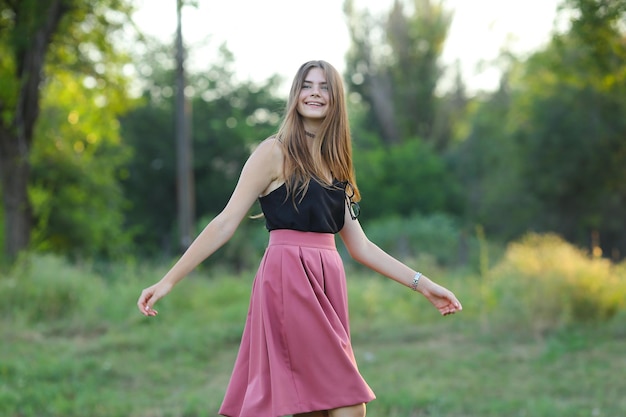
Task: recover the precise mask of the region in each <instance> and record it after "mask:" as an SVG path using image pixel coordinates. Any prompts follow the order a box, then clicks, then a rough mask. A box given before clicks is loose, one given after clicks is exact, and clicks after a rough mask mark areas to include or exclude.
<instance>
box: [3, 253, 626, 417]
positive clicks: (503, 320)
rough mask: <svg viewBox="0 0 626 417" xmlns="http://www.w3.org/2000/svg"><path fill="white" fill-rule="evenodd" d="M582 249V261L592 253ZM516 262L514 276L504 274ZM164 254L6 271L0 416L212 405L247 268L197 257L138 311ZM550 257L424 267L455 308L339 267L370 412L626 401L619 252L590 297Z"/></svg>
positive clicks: (146, 415) (533, 413) (623, 406)
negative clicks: (445, 311)
mask: <svg viewBox="0 0 626 417" xmlns="http://www.w3.org/2000/svg"><path fill="white" fill-rule="evenodd" d="M535 243H536V242H535ZM524 247H525V248H528V246H524ZM540 252H541V253H542V258H545V255H546V252H545V248H544V250H542V251H540ZM525 256H526V257H527V258H528V257H530V258H532V256H533V255H532V254H526V255H525ZM559 256H573V255H571V254H570V255H563V254H561V255H559ZM576 256H577V255H576ZM507 262H508V263H507ZM551 262H552V261H551ZM580 262H583V261H580ZM568 263H569V264H571V263H572V262H568ZM526 264H528V265H530V266H529V268H531V266H532V267H536V265H535V263H533V262H531V261H527V262H526ZM592 264H593V262H592V261H584V262H583V263H582V264H580V265H579V264H576V265H577V266H576V271H580V270H581V269H583V270H584V269H585V268H591V269H590V270H593V271H596V270H597V269H598V268H600V267H598V265H596V264H593V265H592ZM511 265H513V266H515V265H517V266H516V271H517V272H516V274H517V275H515V276H517V277H518V278H517V279H515V280H514V282H511V283H509V284H506V285H505V284H503V278H502V277H503V276H504V275H502V274H507V275H506V276H512V275H511V274H514V272H512V270H511ZM533 265H534V266H533ZM531 269H532V268H531ZM600 269H601V268H600ZM164 270H165V269H164V268H160V267H154V266H150V267H148V266H141V265H124V266H109V267H108V268H107V269H106V270H104V271H103V270H102V268H100V270H98V269H97V268H94V267H93V266H89V265H84V266H71V265H69V264H67V263H65V262H64V261H61V260H59V259H57V258H51V257H41V256H40V257H35V258H34V259H32V260H30V261H28V262H26V263H25V264H23V265H22V266H21V267H20V268H17V269H16V270H14V271H12V272H11V273H10V274H8V275H7V276H3V277H2V278H1V279H0V313H1V314H2V316H1V317H0V337H1V341H0V416H3V417H44V416H45V417H200V416H216V415H217V409H218V407H219V405H220V402H221V399H222V396H223V394H224V389H225V386H226V383H227V381H228V378H229V375H230V371H231V369H232V365H233V361H234V358H235V355H236V351H237V347H238V340H239V337H240V334H241V331H242V326H243V321H244V318H245V314H246V308H247V303H248V296H249V289H250V283H251V276H252V273H251V272H249V273H244V274H241V275H240V276H232V275H229V274H225V273H220V272H219V271H216V270H203V269H200V270H198V271H197V272H195V273H194V274H193V275H192V276H190V277H189V278H188V279H187V280H186V281H184V282H183V283H181V284H180V285H179V286H178V287H177V288H176V289H175V290H174V292H173V293H172V294H171V295H170V296H168V297H167V298H166V299H165V300H163V302H162V303H160V305H159V310H160V314H159V316H158V317H157V318H156V319H147V318H145V317H143V316H141V315H140V314H139V313H138V312H137V311H136V307H135V301H136V298H137V297H138V295H139V292H140V290H141V288H143V287H144V286H146V285H147V284H149V283H151V282H152V281H154V280H155V279H157V277H158V276H160V275H161V274H162V273H163V272H164ZM555 270H558V268H557V267H556V266H555V267H554V268H553V269H552V270H551V273H550V274H548V275H549V276H551V278H550V279H549V282H548V283H546V285H544V286H542V287H541V288H540V289H537V288H536V287H537V286H538V285H537V282H543V281H542V280H540V281H535V282H522V283H521V284H523V285H520V282H519V281H521V280H522V278H519V277H523V276H524V267H523V266H520V265H519V264H516V263H515V256H512V257H510V258H509V261H506V260H505V261H504V266H502V265H501V266H500V267H497V268H493V273H491V274H489V275H484V274H483V275H482V276H481V274H478V273H475V272H471V271H463V270H455V271H445V270H441V269H437V268H436V267H433V268H432V269H431V272H429V275H431V276H433V277H435V276H437V277H438V281H440V282H442V283H444V284H445V285H447V286H449V287H450V288H452V289H453V290H454V291H455V292H456V293H457V295H458V296H459V297H460V298H461V300H462V301H463V304H464V311H463V312H462V313H461V314H457V315H455V316H450V317H440V316H439V315H438V314H437V312H436V311H435V310H434V309H433V308H432V307H431V306H430V305H429V304H428V303H427V302H426V301H425V300H424V299H423V298H421V297H420V296H419V295H417V294H415V293H412V292H411V291H409V290H407V289H406V288H404V287H401V286H400V285H398V284H396V283H394V282H392V281H389V280H385V279H384V278H382V277H380V276H377V275H374V274H371V273H368V272H365V271H362V270H360V269H358V268H352V267H351V268H349V270H348V275H349V289H350V308H351V320H352V335H353V343H354V348H355V352H356V355H357V360H358V362H359V366H360V369H361V371H362V373H363V375H364V376H365V378H366V380H367V381H368V383H369V384H370V385H371V387H372V388H373V390H374V391H375V392H376V394H377V397H378V398H377V399H376V400H375V401H373V402H372V403H370V404H369V405H368V416H373V417H417V416H429V417H435V416H441V417H495V416H498V417H499V416H506V417H559V416H563V417H624V416H626V378H625V377H624V376H625V375H626V355H625V354H624V353H625V352H626V310H625V309H624V304H623V302H622V300H623V299H624V294H626V291H625V290H624V288H625V287H624V283H625V281H626V279H624V274H623V267H622V266H620V267H616V266H611V267H610V268H609V270H608V272H606V271H605V272H603V273H606V274H608V275H606V276H603V278H601V280H602V282H607V283H608V284H606V285H605V287H606V291H604V292H603V291H601V290H598V289H597V288H596V290H594V291H595V292H593V298H592V300H599V301H598V302H597V303H596V304H595V305H593V303H591V302H590V300H589V299H584V300H583V301H580V300H578V299H577V298H576V297H580V295H576V294H578V293H577V292H570V293H568V292H567V290H564V288H568V287H564V285H563V284H562V283H561V284H560V285H558V286H557V287H558V288H557V289H558V291H560V292H561V293H563V292H564V291H565V294H566V295H567V294H570V296H568V300H569V299H574V300H575V302H574V303H571V302H565V301H564V300H560V299H558V298H557V297H555V296H554V294H553V293H552V292H551V291H552V290H553V287H554V285H552V283H554V282H556V281H559V279H558V278H555V277H557V275H555V274H556V272H555ZM581 276H582V277H583V278H585V277H587V276H588V274H582V275H581ZM565 278H567V277H565ZM565 278H563V280H562V281H567V280H566V279H565ZM583 278H581V280H582V279H583ZM544 279H546V278H544ZM581 282H582V281H580V280H579V281H577V285H576V286H575V287H574V288H579V287H581V286H582V285H583V284H581ZM593 282H595V283H596V284H597V282H596V280H593ZM531 286H532V287H535V288H531ZM596 286H597V285H596ZM600 287H602V285H600ZM525 289H527V290H528V291H525ZM520 291H521V292H523V294H522V293H521V292H520ZM572 291H573V290H572ZM587 292H589V291H587ZM533 294H534V297H535V298H532V296H533ZM607 294H608V295H607ZM610 295H612V296H610ZM516 300H517V301H516ZM576 300H578V301H576ZM611 303H612V304H611ZM544 305H556V306H557V307H558V308H556V307H555V308H553V309H548V308H540V307H541V306H544ZM590 305H592V306H591V307H590ZM568 306H569V307H568ZM528 309H531V310H532V311H530V312H529V311H527V310H528ZM577 311H578V313H577ZM580 311H587V316H585V315H581V313H580ZM564 312H565V313H566V314H565V313H564Z"/></svg>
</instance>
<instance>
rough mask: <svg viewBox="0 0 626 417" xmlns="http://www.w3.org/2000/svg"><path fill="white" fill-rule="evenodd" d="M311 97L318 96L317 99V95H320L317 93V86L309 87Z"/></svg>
mask: <svg viewBox="0 0 626 417" xmlns="http://www.w3.org/2000/svg"><path fill="white" fill-rule="evenodd" d="M311 95H312V96H318V97H319V95H320V93H319V86H317V85H313V86H312V87H311Z"/></svg>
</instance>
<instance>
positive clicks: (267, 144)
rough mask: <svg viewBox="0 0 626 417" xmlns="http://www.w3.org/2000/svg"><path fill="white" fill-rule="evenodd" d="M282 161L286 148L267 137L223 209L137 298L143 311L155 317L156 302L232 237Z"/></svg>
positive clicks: (272, 180) (249, 162)
mask: <svg viewBox="0 0 626 417" xmlns="http://www.w3.org/2000/svg"><path fill="white" fill-rule="evenodd" d="M282 164H283V153H282V147H281V145H280V143H279V142H278V141H277V140H276V139H266V140H265V141H263V142H262V143H261V144H260V145H259V146H258V147H257V148H256V149H255V150H254V152H253V153H252V155H250V158H248V160H247V161H246V163H245V165H244V167H243V169H242V171H241V175H240V176H239V181H238V182H237V186H236V187H235V190H234V191H233V194H232V195H231V197H230V199H229V201H228V203H227V204H226V206H225V207H224V209H223V210H222V212H221V213H220V214H218V215H217V216H216V217H215V218H214V219H213V220H211V222H210V223H209V224H208V225H207V226H206V227H205V228H204V230H203V231H202V232H201V233H200V234H199V235H198V237H197V238H196V239H195V240H194V241H193V242H192V244H191V245H190V246H189V248H188V249H187V250H186V251H185V253H184V254H183V255H182V256H181V257H180V259H179V260H178V262H176V264H174V266H173V267H172V268H171V269H170V270H169V271H168V272H167V274H165V276H164V277H163V278H162V279H161V280H160V281H159V282H157V283H156V284H154V285H152V286H150V287H148V288H146V289H144V290H143V291H142V293H141V295H140V297H139V299H138V300H137V307H138V308H139V311H141V313H142V314H144V315H146V316H155V315H156V314H157V311H156V310H154V309H153V306H154V303H156V302H157V301H158V300H159V299H160V298H162V297H163V296H165V295H166V294H167V293H169V291H170V290H171V289H172V288H173V287H174V285H176V284H177V283H178V282H179V281H180V280H182V279H183V278H184V277H185V276H186V275H187V274H189V273H190V272H191V271H192V270H193V269H194V268H195V267H196V266H198V265H199V264H200V263H201V262H202V261H204V260H205V259H206V258H208V257H209V256H211V255H212V254H213V253H214V252H215V251H217V250H218V249H219V248H220V247H221V246H222V245H224V244H225V243H226V242H227V241H228V240H229V239H230V238H231V236H232V235H233V233H234V232H235V230H236V229H237V227H238V226H239V224H240V223H241V221H242V219H243V218H244V216H245V215H246V214H247V213H248V211H249V210H250V207H252V204H253V203H254V202H255V200H256V199H257V198H258V197H259V195H262V194H263V193H264V191H265V190H266V189H267V188H268V187H269V186H270V184H272V182H274V181H275V180H276V179H277V178H278V177H280V176H281V175H282Z"/></svg>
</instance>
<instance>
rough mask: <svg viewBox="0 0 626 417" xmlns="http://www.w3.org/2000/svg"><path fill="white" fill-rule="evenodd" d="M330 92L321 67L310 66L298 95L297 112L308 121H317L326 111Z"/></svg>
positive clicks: (324, 115)
mask: <svg viewBox="0 0 626 417" xmlns="http://www.w3.org/2000/svg"><path fill="white" fill-rule="evenodd" d="M329 100H330V94H329V92H328V83H327V82H326V76H325V75H324V71H323V70H322V69H321V68H317V67H314V68H311V70H310V71H309V72H308V73H307V75H306V77H305V78H304V81H303V83H302V89H301V90H300V94H299V96H298V113H300V115H301V116H302V117H303V118H304V119H305V120H307V119H308V121H309V122H314V123H319V122H321V121H322V119H324V117H326V113H327V112H328V106H329Z"/></svg>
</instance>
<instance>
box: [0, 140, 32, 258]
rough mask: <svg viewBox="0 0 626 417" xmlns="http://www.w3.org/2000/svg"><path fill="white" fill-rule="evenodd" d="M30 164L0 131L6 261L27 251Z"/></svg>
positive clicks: (28, 238)
mask: <svg viewBox="0 0 626 417" xmlns="http://www.w3.org/2000/svg"><path fill="white" fill-rule="evenodd" d="M29 174H30V164H29V163H28V155H27V153H26V152H24V150H21V149H20V146H19V141H18V140H17V138H16V137H12V136H11V135H10V134H9V133H8V132H7V131H6V130H5V129H0V175H1V176H2V203H3V207H4V252H5V253H6V255H7V256H8V258H9V259H10V260H12V259H15V257H16V256H17V254H18V253H19V252H20V251H22V250H23V249H26V248H27V247H28V243H29V241H30V232H31V229H32V224H33V221H32V210H31V205H30V202H29V199H28V187H27V186H28V179H29Z"/></svg>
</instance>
